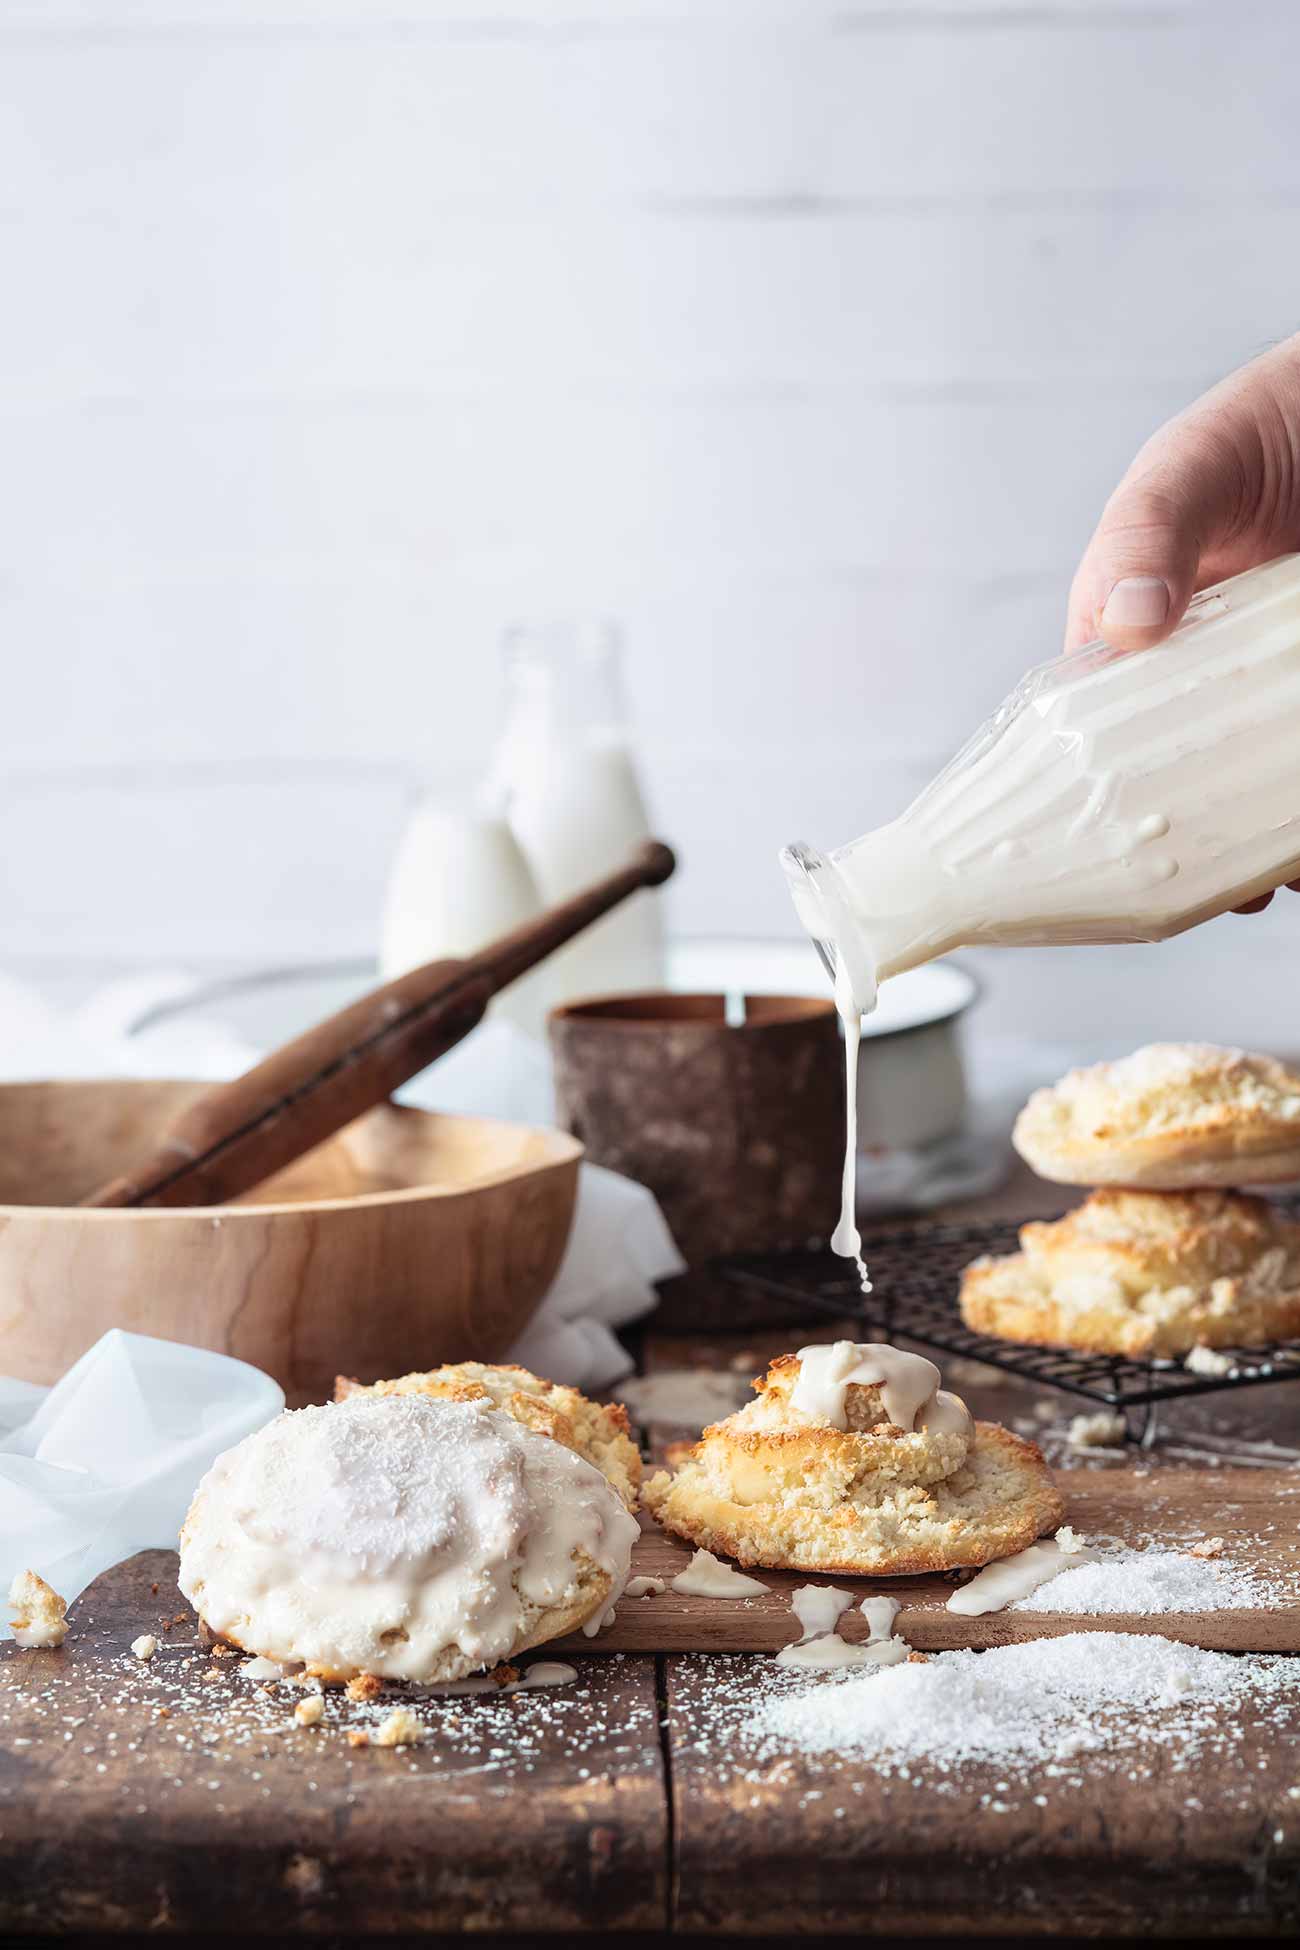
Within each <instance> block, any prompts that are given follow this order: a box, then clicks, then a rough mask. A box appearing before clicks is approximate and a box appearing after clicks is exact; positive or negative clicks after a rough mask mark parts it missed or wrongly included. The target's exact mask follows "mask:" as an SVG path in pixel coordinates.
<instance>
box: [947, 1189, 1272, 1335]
mask: <svg viewBox="0 0 1300 1950" xmlns="http://www.w3.org/2000/svg"><path fill="white" fill-rule="evenodd" d="M1020 1248H1021V1249H1020V1251H1019V1252H1018V1253H1013V1254H1009V1255H1007V1256H1005V1257H1002V1258H990V1259H977V1260H976V1261H975V1262H974V1264H973V1265H971V1266H968V1267H967V1269H966V1272H965V1274H964V1275H963V1278H962V1287H961V1314H962V1319H963V1320H964V1321H965V1322H966V1325H967V1326H968V1327H973V1328H974V1329H975V1330H976V1331H977V1332H978V1333H981V1334H996V1335H997V1336H998V1337H999V1338H1000V1339H1002V1340H1010V1341H1029V1342H1033V1343H1036V1344H1043V1345H1050V1346H1054V1347H1072V1348H1079V1349H1081V1350H1083V1351H1084V1352H1086V1353H1089V1354H1126V1355H1132V1356H1141V1355H1177V1354H1188V1353H1190V1352H1191V1350H1192V1349H1193V1348H1194V1347H1198V1346H1199V1347H1249V1346H1251V1345H1252V1344H1254V1343H1257V1342H1262V1341H1271V1340H1279V1339H1287V1338H1289V1337H1290V1336H1291V1335H1294V1334H1300V1226H1297V1225H1293V1224H1291V1223H1290V1222H1289V1221H1288V1220H1286V1219H1284V1218H1282V1217H1281V1216H1280V1215H1279V1214H1278V1212H1277V1211H1276V1209H1275V1208H1274V1207H1273V1206H1271V1205H1269V1204H1268V1203H1267V1202H1266V1201H1265V1200H1264V1199H1259V1198H1248V1197H1246V1196H1245V1195H1244V1194H1242V1193H1240V1192H1128V1191H1113V1190H1103V1191H1097V1192H1093V1194H1092V1196H1091V1197H1090V1198H1087V1199H1085V1200H1084V1202H1083V1204H1082V1205H1081V1206H1079V1207H1078V1208H1077V1210H1075V1211H1073V1212H1070V1213H1067V1214H1066V1216H1065V1218H1063V1219H1056V1220H1054V1221H1051V1222H1049V1223H1037V1224H1034V1225H1027V1226H1023V1227H1022V1228H1021V1231H1020Z"/></svg>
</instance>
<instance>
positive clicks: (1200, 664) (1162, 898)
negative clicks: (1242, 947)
mask: <svg viewBox="0 0 1300 1950" xmlns="http://www.w3.org/2000/svg"><path fill="white" fill-rule="evenodd" d="M1298 738H1300V555H1290V556H1284V557H1282V558H1281V559H1280V560H1278V561H1274V562H1269V563H1266V564H1265V565H1263V566H1262V567H1260V568H1256V569H1251V570H1249V571H1247V572H1246V573H1245V574H1244V575H1240V576H1234V577H1232V578H1231V579H1230V580H1229V581H1227V582H1223V583H1220V584H1218V585H1217V586H1216V587H1215V588H1213V589H1207V590H1205V591H1203V592H1202V593H1201V595H1199V596H1197V597H1195V598H1194V599H1193V601H1192V603H1191V606H1190V607H1189V609H1188V612H1187V616H1186V618H1185V620H1184V622H1183V623H1182V624H1181V625H1180V626H1179V628H1178V629H1177V630H1175V632H1174V633H1173V635H1172V636H1171V637H1170V638H1169V639H1168V641H1167V642H1165V643H1163V644H1161V645H1160V646H1159V647H1158V648H1156V649H1154V650H1143V651H1141V652H1140V653H1138V654H1136V655H1131V656H1118V655H1116V654H1115V653H1114V652H1113V651H1111V650H1110V649H1109V648H1108V647H1107V646H1106V645H1105V644H1102V643H1095V644H1091V645H1089V646H1087V647H1086V648H1085V649H1083V650H1080V651H1077V652H1075V653H1074V654H1073V655H1071V656H1069V657H1062V658H1059V659H1058V660H1057V661H1056V662H1054V663H1051V664H1045V665H1043V666H1042V667H1041V668H1039V669H1037V670H1033V671H1030V672H1029V674H1028V675H1027V676H1026V678H1025V679H1024V680H1023V682H1022V683H1021V684H1020V685H1019V686H1018V688H1017V689H1016V691H1015V692H1014V693H1013V694H1012V696H1011V697H1009V698H1008V699H1007V700H1006V702H1005V703H1004V704H1003V705H1002V707H1001V709H1000V710H999V711H998V713H997V714H996V716H995V717H993V718H992V719H990V721H989V722H988V723H987V724H986V725H984V726H983V727H982V728H981V729H980V731H978V732H977V733H976V735H975V736H974V737H973V738H972V739H971V740H970V742H969V743H968V744H967V746H966V747H965V748H964V750H963V751H962V752H960V753H959V754H958V756H957V757H956V758H955V759H954V760H953V761H952V763H951V764H950V765H949V766H948V767H947V768H946V769H945V770H944V771H943V772H941V773H940V774H939V776H938V777H937V778H936V779H935V780H934V781H933V783H932V784H931V785H929V786H927V787H926V789H925V791H924V792H922V793H921V795H920V797H919V798H918V799H916V800H915V802H914V803H913V804H912V805H911V806H910V807H909V808H908V810H907V811H906V812H905V813H903V814H902V816H901V817H900V818H898V819H896V820H894V821H892V822H891V823H890V824H889V825H887V826H883V827H880V828H878V829H877V830H876V831H874V832H870V833H867V834H864V835H863V837H862V838H861V839H858V840H854V841H853V842H852V843H851V844H849V845H848V846H843V847H840V848H838V849H837V850H836V851H835V852H834V853H833V854H832V855H831V857H830V858H829V859H826V858H824V857H823V856H820V855H817V854H815V853H813V852H811V851H809V850H808V849H806V848H802V847H791V848H789V849H787V852H786V853H785V855H784V856H783V862H784V865H785V868H786V872H787V875H788V878H789V881H790V885H791V890H792V892H793V895H794V900H795V905H796V907H797V909H798V911H799V915H800V918H801V920H802V921H803V923H804V925H805V926H806V927H807V928H808V931H809V932H810V934H812V935H813V937H814V938H815V939H816V940H817V941H819V942H821V943H823V944H824V945H825V946H826V949H827V952H828V954H829V955H831V956H832V957H833V959H834V962H835V964H836V966H837V968H843V969H844V971H845V975H844V980H845V982H846V983H847V985H848V989H849V993H850V995H851V997H852V998H853V999H854V1001H855V1003H856V1006H857V1007H858V1008H860V1009H861V1010H863V1011H866V1010H868V1009H870V1007H871V1006H872V1003H873V1001H874V994H875V985H876V983H877V982H879V981H883V980H884V979H885V978H886V977H888V976H890V975H896V974H899V973H900V972H901V971H902V970H904V969H907V968H915V967H918V966H919V965H920V964H921V963H922V962H926V961H930V960H932V959H933V958H934V957H935V956H936V955H942V954H947V953H949V952H950V951H951V950H952V949H954V948H958V947H961V946H974V945H999V946H1006V945H1011V944H1019V943H1024V944H1029V945H1034V946H1050V945H1052V944H1054V943H1063V942H1122V941H1163V940H1165V939H1166V938H1167V937H1168V936H1170V935H1173V934H1178V933H1180V932H1181V931H1182V929H1184V928H1188V927H1192V926H1194V925H1195V924H1196V923H1197V922H1198V921H1204V920H1208V919H1209V918H1210V917H1211V916H1212V915H1215V914H1222V913H1223V912H1225V911H1226V910H1227V909H1228V908H1231V907H1236V906H1238V905H1240V904H1241V903H1242V902H1243V901H1245V900H1248V899H1250V898H1251V897H1252V896H1253V895H1256V894H1261V893H1264V892H1266V891H1267V890H1268V889H1270V888H1272V887H1276V886H1278V885H1279V884H1280V883H1281V882H1282V881H1284V880H1290V879H1294V878H1295V877H1296V875H1297V872H1298V871H1300V799H1297V795H1296V790H1295V750H1296V743H1297V739H1298Z"/></svg>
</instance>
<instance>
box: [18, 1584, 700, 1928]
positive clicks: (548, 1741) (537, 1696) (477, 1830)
mask: <svg viewBox="0 0 1300 1950" xmlns="http://www.w3.org/2000/svg"><path fill="white" fill-rule="evenodd" d="M175 1562H176V1560H175V1558H174V1556H173V1555H172V1554H171V1553H170V1552H160V1551H152V1552H145V1553H142V1554H141V1555H140V1556H138V1557H135V1558H133V1559H131V1560H130V1562H129V1563H128V1564H125V1565H121V1566H119V1567H118V1568H117V1569H116V1570H115V1571H112V1572H110V1573H108V1574H107V1575H106V1576H105V1577H103V1578H101V1579H99V1580H98V1581H97V1583H96V1584H94V1585H92V1587H91V1588H90V1590H89V1591H88V1592H87V1593H86V1594H85V1596H84V1597H83V1598H82V1600H81V1601H80V1603H79V1604H78V1605H77V1606H76V1607H75V1609H74V1611H73V1614H72V1617H73V1620H74V1624H73V1629H72V1630H71V1631H70V1633H69V1636H68V1639H67V1642H66V1644H65V1646H64V1647H63V1649H62V1650H61V1651H59V1652H25V1651H21V1650H19V1649H18V1648H17V1647H15V1646H14V1645H13V1644H12V1643H7V1644H5V1645H3V1646H0V1931H3V1932H5V1933H11V1934H18V1933H23V1932H27V1931H47V1930H61V1931H68V1930H77V1929H80V1930H87V1931H92V1930H111V1931H123V1930H143V1929H147V1928H155V1929H159V1930H185V1929H202V1930H207V1931H224V1932H230V1933H237V1934H238V1935H240V1936H243V1935H245V1934H250V1935H251V1934H255V1933H258V1932H272V1931H304V1932H307V1933H313V1932H321V1931H330V1932H334V1931H338V1932H341V1933H350V1932H356V1933H359V1934H364V1933H367V1932H371V1931H382V1932H384V1933H389V1932H398V1931H402V1930H410V1931H428V1932H430V1933H438V1932H443V1931H459V1930H476V1931H509V1930H530V1931H531V1930H540V1931H571V1930H577V1929H582V1930H601V1929H638V1930H640V1929H653V1928H657V1927H659V1926H660V1925H662V1923H663V1920H664V1913H665V1900H666V1894H665V1890H666V1873H667V1822H666V1804H665V1793H664V1780H663V1770H662V1759H661V1750H660V1744H659V1733H658V1726H657V1717H658V1716H657V1707H656V1700H655V1683H654V1668H653V1663H652V1662H651V1661H649V1660H638V1661H630V1660H629V1661H614V1660H609V1659H584V1660H582V1662H581V1666H580V1678H579V1681H578V1683H577V1684H576V1685H574V1686H571V1687H568V1688H565V1689H557V1690H556V1691H554V1692H539V1693H521V1694H516V1695H513V1696H511V1697H509V1698H506V1699H501V1698H495V1699H488V1700H479V1699H475V1698H470V1699H451V1700H440V1701H431V1702H428V1703H427V1704H422V1705H421V1706H420V1708H419V1711H420V1714H421V1717H422V1718H423V1719H424V1720H425V1721H426V1722H427V1724H428V1726H429V1728H430V1730H431V1733H430V1738H429V1739H428V1740H427V1741H426V1742H425V1743H424V1744H422V1745H420V1746H418V1747H411V1748H405V1749H389V1750H384V1749H381V1748H378V1747H373V1746H372V1747H368V1748H361V1749H359V1750H356V1749H353V1748H351V1747H349V1746H348V1744H347V1741H346V1739H345V1737H344V1732H343V1720H344V1718H345V1717H346V1720H347V1722H348V1723H359V1722H360V1721H361V1720H362V1719H363V1718H364V1714H365V1713H366V1712H367V1711H369V1713H370V1724H371V1725H372V1726H373V1725H374V1724H375V1715H376V1714H377V1713H378V1712H379V1711H380V1709H379V1708H372V1709H360V1708H354V1707H347V1706H346V1704H345V1703H344V1702H343V1701H342V1699H341V1697H340V1696H339V1695H337V1694H336V1695H334V1696H333V1698H332V1699H331V1702H330V1707H329V1715H330V1718H329V1721H328V1722H327V1723H326V1724H325V1725H323V1726H321V1727H318V1728H313V1729H307V1728H300V1727H297V1726H295V1725H294V1724H293V1718H292V1716H293V1706H294V1695H293V1694H292V1693H291V1692H290V1691H289V1689H282V1690H281V1691H278V1692H277V1694H276V1696H275V1697H274V1698H270V1699H268V1698H266V1697H264V1696H262V1695H261V1694H259V1693H258V1692H257V1691H256V1690H255V1689H254V1688H253V1687H252V1686H251V1685H250V1684H249V1683H248V1682H247V1681H242V1680H239V1679H236V1678H234V1677H233V1676H231V1675H229V1674H228V1673H226V1672H224V1671H222V1672H220V1675H219V1676H218V1677H217V1678H216V1679H215V1680H214V1681H212V1682H208V1681H207V1680H206V1679H205V1678H204V1677H203V1676H202V1675H204V1674H206V1673H207V1672H208V1671H210V1670H212V1669H213V1668H214V1667H215V1666H218V1665H219V1663H220V1662H217V1661H213V1660H211V1659H210V1658H209V1657H208V1655H207V1653H206V1652H205V1651H202V1650H201V1649H200V1648H198V1647H197V1646H196V1643H195V1634H194V1628H193V1623H192V1621H191V1622H190V1623H186V1624H182V1625H176V1626H174V1627H173V1628H172V1630H171V1631H170V1632H166V1633H165V1632H164V1631H163V1629H162V1626H163V1621H164V1620H169V1619H171V1618H172V1617H173V1616H174V1615H175V1614H178V1613H181V1612H183V1611H185V1610H186V1607H185V1606H184V1604H183V1601H182V1600H181V1599H180V1597H179V1594H178V1593H177V1591H176V1587H175V1582H174V1571H175ZM155 1586H156V1587H157V1589H156V1590H155V1589H154V1587H155ZM146 1631H149V1632H153V1633H155V1634H157V1636H158V1638H159V1642H160V1643H159V1650H158V1652H157V1654H156V1655H155V1658H154V1660H153V1661H152V1663H151V1664H149V1665H148V1666H145V1665H142V1664H141V1662H140V1661H138V1660H136V1659H134V1658H133V1657H132V1655H131V1653H130V1650H129V1648H130V1646H131V1642H132V1640H133V1639H135V1638H136V1637H137V1635H138V1634H140V1633H142V1632H146ZM393 1703H394V1702H393V1701H392V1700H389V1701H388V1702H387V1706H391V1705H392V1704H393ZM384 1710H386V1708H385V1709H384ZM164 1711H165V1715H166V1717H163V1713H164Z"/></svg>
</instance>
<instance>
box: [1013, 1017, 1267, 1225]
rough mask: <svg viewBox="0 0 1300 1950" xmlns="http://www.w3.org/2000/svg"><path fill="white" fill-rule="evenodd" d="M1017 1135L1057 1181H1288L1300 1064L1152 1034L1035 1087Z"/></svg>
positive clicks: (1028, 1156)
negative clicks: (1150, 1039) (1148, 1040)
mask: <svg viewBox="0 0 1300 1950" xmlns="http://www.w3.org/2000/svg"><path fill="white" fill-rule="evenodd" d="M1013 1142H1014V1143H1015V1147H1016V1149H1017V1151H1019V1153H1020V1155H1021V1157H1022V1158H1024V1159H1025V1160H1026V1162H1027V1163H1028V1164H1030V1165H1032V1166H1033V1168H1034V1170H1035V1171H1036V1172H1037V1173H1038V1174H1039V1176H1040V1177H1042V1178H1048V1179H1051V1180H1053V1181H1054V1182H1055V1183H1057V1184H1062V1185H1126V1186H1134V1187H1144V1188H1148V1189H1160V1190H1166V1191H1180V1190H1188V1189H1194V1188H1197V1187H1225V1188H1229V1189H1230V1188H1231V1187H1233V1186H1236V1185H1243V1184H1245V1185H1270V1184H1283V1183H1289V1182H1291V1181H1293V1180H1296V1179H1300V1074H1297V1073H1296V1072H1295V1071H1293V1070H1290V1069H1288V1068H1287V1066H1286V1065H1285V1064H1283V1063H1279V1062H1278V1061H1277V1060H1276V1058H1274V1057H1271V1056H1261V1055H1255V1054H1252V1053H1250V1052H1248V1051H1245V1050H1235V1049H1220V1048H1218V1047H1217V1046H1216V1045H1214V1044H1208V1043H1153V1044H1150V1045H1148V1046H1147V1047H1146V1048H1144V1049H1140V1050H1135V1051H1134V1053H1133V1054H1132V1055H1131V1056H1127V1057H1124V1058H1122V1059H1120V1060H1119V1061H1117V1062H1113V1063H1097V1064H1094V1065H1093V1066H1092V1067H1091V1068H1089V1069H1083V1070H1071V1071H1070V1072H1069V1073H1068V1074H1067V1075H1066V1076H1064V1077H1062V1078H1061V1079H1060V1081H1059V1082H1058V1083H1055V1084H1053V1085H1052V1086H1051V1087H1050V1088H1049V1089H1045V1090H1036V1091H1035V1092H1034V1094H1033V1096H1032V1097H1031V1098H1030V1099H1029V1102H1028V1103H1027V1104H1026V1105H1025V1108H1024V1109H1023V1110H1022V1111H1021V1113H1020V1116H1019V1118H1018V1119H1017V1120H1016V1127H1015V1131H1014V1134H1013Z"/></svg>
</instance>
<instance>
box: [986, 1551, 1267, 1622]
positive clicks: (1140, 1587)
mask: <svg viewBox="0 0 1300 1950" xmlns="http://www.w3.org/2000/svg"><path fill="white" fill-rule="evenodd" d="M1284 1596H1285V1594H1284V1593H1283V1592H1281V1591H1280V1590H1279V1589H1278V1588H1277V1587H1276V1586H1275V1585H1273V1584H1271V1583H1269V1582H1268V1581H1267V1580H1265V1579H1263V1578H1261V1577H1259V1576H1258V1575H1257V1574H1256V1573H1255V1572H1253V1571H1246V1570H1243V1569H1242V1568H1241V1567H1240V1566H1238V1565H1235V1564H1212V1563H1209V1562H1207V1561H1206V1559H1205V1558H1204V1557H1203V1556H1202V1557H1196V1556H1193V1555H1192V1554H1191V1553H1189V1552H1187V1551H1171V1550H1156V1549H1152V1550H1145V1551H1116V1552H1114V1553H1113V1554H1107V1555H1106V1556H1104V1557H1099V1558H1096V1559H1094V1561H1093V1562H1092V1563H1090V1564H1080V1565H1077V1566H1075V1567H1073V1568H1072V1569H1069V1570H1065V1571H1062V1572H1061V1574H1060V1575H1059V1577H1056V1578H1054V1579H1053V1580H1052V1582H1051V1584H1049V1585H1045V1586H1044V1587H1043V1588H1042V1589H1041V1590H1038V1591H1035V1592H1033V1593H1032V1594H1031V1595H1030V1596H1029V1597H1027V1598H1019V1599H1017V1600H1016V1602H1015V1603H1014V1604H1013V1605H1011V1606H1010V1607H1009V1609H1010V1610H1011V1611H1034V1612H1049V1611H1053V1612H1074V1613H1078V1614H1080V1615H1095V1614H1098V1613H1101V1612H1120V1611H1122V1612H1132V1613H1135V1614H1144V1615H1146V1614H1150V1613H1153V1612H1170V1611H1242V1610H1254V1609H1260V1608H1265V1607H1269V1606H1274V1605H1276V1604H1277V1603H1278V1602H1279V1600H1280V1599H1283V1598H1284Z"/></svg>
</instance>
